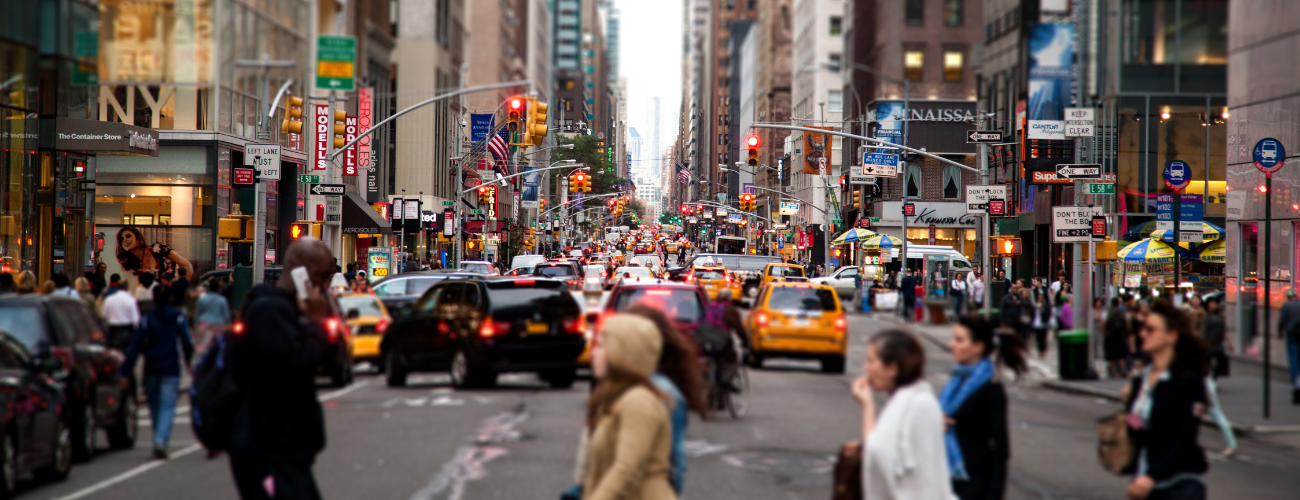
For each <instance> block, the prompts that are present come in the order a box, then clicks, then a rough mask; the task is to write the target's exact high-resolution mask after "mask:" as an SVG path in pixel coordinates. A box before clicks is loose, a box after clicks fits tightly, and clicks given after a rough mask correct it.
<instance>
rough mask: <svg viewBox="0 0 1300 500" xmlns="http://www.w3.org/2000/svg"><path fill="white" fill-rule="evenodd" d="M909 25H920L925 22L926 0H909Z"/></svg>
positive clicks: (907, 9)
mask: <svg viewBox="0 0 1300 500" xmlns="http://www.w3.org/2000/svg"><path fill="white" fill-rule="evenodd" d="M904 10H906V11H907V25H908V26H920V25H922V24H924V22H925V0H907V7H906V8H905V9H904Z"/></svg>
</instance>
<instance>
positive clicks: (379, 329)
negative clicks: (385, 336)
mask: <svg viewBox="0 0 1300 500" xmlns="http://www.w3.org/2000/svg"><path fill="white" fill-rule="evenodd" d="M386 331H388V320H386V319H381V320H379V323H376V324H375V333H384V332H386Z"/></svg>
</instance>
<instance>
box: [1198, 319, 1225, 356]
mask: <svg viewBox="0 0 1300 500" xmlns="http://www.w3.org/2000/svg"><path fill="white" fill-rule="evenodd" d="M1226 332H1227V325H1226V324H1225V323H1224V320H1223V313H1211V314H1206V315H1205V320H1204V321H1202V322H1201V338H1203V339H1205V344H1206V345H1207V346H1209V347H1210V352H1214V353H1220V352H1223V350H1224V349H1225V348H1226V346H1224V345H1223V341H1224V338H1225V337H1226Z"/></svg>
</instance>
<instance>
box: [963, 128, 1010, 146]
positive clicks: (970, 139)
mask: <svg viewBox="0 0 1300 500" xmlns="http://www.w3.org/2000/svg"><path fill="white" fill-rule="evenodd" d="M999 142H1002V132H993V131H985V130H971V131H968V132H966V144H990V143H992V144H996V143H999Z"/></svg>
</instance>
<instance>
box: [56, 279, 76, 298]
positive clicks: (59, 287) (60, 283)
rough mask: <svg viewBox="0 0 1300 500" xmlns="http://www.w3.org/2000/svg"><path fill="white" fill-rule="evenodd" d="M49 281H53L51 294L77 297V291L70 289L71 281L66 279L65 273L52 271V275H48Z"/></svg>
mask: <svg viewBox="0 0 1300 500" xmlns="http://www.w3.org/2000/svg"><path fill="white" fill-rule="evenodd" d="M50 281H53V282H54V293H53V295H58V296H61V297H72V298H74V299H75V298H77V297H78V296H77V291H76V290H73V289H72V281H71V280H69V279H68V275H67V274H64V273H54V275H53V276H50Z"/></svg>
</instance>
